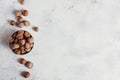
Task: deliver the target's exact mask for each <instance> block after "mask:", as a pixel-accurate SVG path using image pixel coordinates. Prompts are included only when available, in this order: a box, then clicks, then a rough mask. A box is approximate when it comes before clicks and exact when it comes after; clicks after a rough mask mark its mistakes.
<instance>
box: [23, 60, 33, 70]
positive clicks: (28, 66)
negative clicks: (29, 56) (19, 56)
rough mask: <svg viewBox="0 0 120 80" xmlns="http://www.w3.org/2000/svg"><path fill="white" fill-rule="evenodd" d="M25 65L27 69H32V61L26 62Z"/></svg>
mask: <svg viewBox="0 0 120 80" xmlns="http://www.w3.org/2000/svg"><path fill="white" fill-rule="evenodd" d="M25 65H26V67H27V68H29V69H32V68H33V63H32V62H29V61H28V62H26V64H25Z"/></svg>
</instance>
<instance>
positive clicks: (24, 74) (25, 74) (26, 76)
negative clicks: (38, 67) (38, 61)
mask: <svg viewBox="0 0 120 80" xmlns="http://www.w3.org/2000/svg"><path fill="white" fill-rule="evenodd" d="M22 76H23V77H25V78H29V77H30V73H29V72H27V71H25V72H23V73H22Z"/></svg>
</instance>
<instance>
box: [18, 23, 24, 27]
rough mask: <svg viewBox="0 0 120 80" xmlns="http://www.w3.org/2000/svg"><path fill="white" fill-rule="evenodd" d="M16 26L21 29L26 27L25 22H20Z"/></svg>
mask: <svg viewBox="0 0 120 80" xmlns="http://www.w3.org/2000/svg"><path fill="white" fill-rule="evenodd" d="M16 25H17V26H18V27H19V28H22V27H23V26H24V23H23V22H18V23H17V24H16Z"/></svg>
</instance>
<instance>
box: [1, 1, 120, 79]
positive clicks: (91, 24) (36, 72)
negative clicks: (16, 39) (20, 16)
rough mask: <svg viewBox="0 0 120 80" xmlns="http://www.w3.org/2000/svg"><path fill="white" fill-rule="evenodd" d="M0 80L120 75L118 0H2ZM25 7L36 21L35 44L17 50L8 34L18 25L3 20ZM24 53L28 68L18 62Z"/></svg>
mask: <svg viewBox="0 0 120 80" xmlns="http://www.w3.org/2000/svg"><path fill="white" fill-rule="evenodd" d="M0 8H1V9H0V80H25V79H24V78H23V77H21V76H20V73H21V72H22V71H24V70H25V71H30V72H31V77H30V78H29V80H120V0H26V4H25V6H24V7H23V6H21V5H20V4H19V3H18V1H17V0H0ZM24 8H25V9H28V10H29V11H30V15H29V17H27V18H26V19H28V20H30V21H31V24H32V25H36V26H39V27H40V32H39V33H36V32H34V31H32V30H31V28H23V29H25V30H27V31H29V32H31V34H32V35H33V36H34V38H35V46H34V49H33V50H32V52H30V53H29V54H27V55H25V56H17V55H15V54H13V53H12V51H11V50H10V49H9V47H8V43H7V39H8V37H9V36H10V34H11V33H13V31H15V30H16V29H19V28H16V27H12V26H10V25H9V24H8V23H7V21H8V20H10V19H14V15H13V11H14V10H16V9H24ZM20 57H24V58H26V59H27V60H30V61H32V62H33V63H34V68H33V69H32V70H29V69H27V68H26V67H24V66H23V65H20V64H19V63H18V61H17V60H18V59H19V58H20Z"/></svg>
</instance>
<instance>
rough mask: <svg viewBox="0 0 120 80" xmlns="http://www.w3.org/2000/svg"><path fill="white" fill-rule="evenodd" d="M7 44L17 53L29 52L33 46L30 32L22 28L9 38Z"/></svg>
mask: <svg viewBox="0 0 120 80" xmlns="http://www.w3.org/2000/svg"><path fill="white" fill-rule="evenodd" d="M9 46H10V48H11V49H12V51H13V52H14V53H15V54H17V55H23V54H26V53H29V52H30V51H31V49H32V48H33V46H34V39H33V37H32V36H31V34H30V33H29V32H27V31H24V30H18V31H17V32H15V33H13V35H12V36H11V37H10V38H9Z"/></svg>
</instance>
